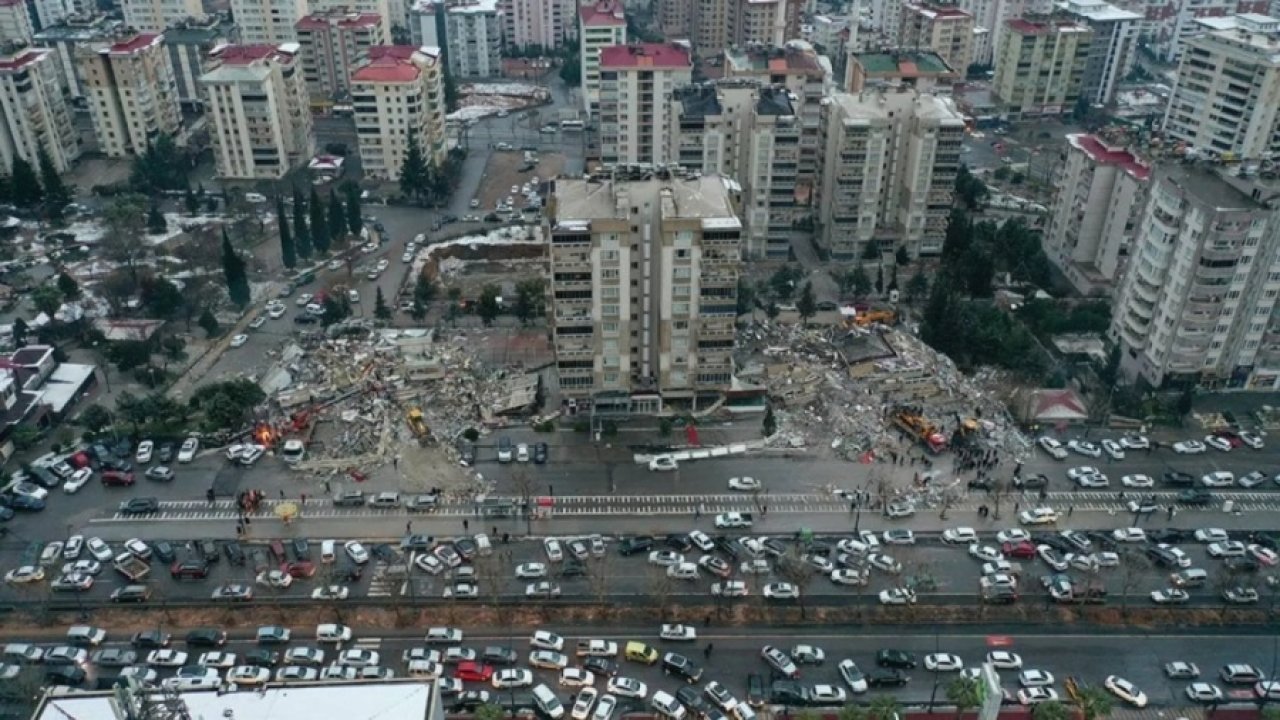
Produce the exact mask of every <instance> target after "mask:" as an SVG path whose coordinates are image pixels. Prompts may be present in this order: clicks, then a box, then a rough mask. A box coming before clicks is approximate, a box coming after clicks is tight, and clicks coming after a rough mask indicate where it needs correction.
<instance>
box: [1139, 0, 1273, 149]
mask: <svg viewBox="0 0 1280 720" xmlns="http://www.w3.org/2000/svg"><path fill="white" fill-rule="evenodd" d="M1201 25H1202V26H1203V27H1204V28H1205V29H1206V32H1205V33H1204V34H1203V35H1199V36H1197V37H1193V38H1191V39H1190V40H1189V41H1188V42H1187V45H1186V51H1185V52H1184V53H1183V55H1182V62H1181V63H1180V64H1179V65H1178V74H1177V79H1176V81H1175V83H1174V87H1173V93H1172V96H1171V97H1170V99H1169V105H1168V109H1167V110H1166V111H1165V117H1164V133H1165V135H1166V137H1168V138H1169V139H1170V140H1172V141H1173V142H1175V143H1182V144H1185V145H1186V146H1187V147H1189V148H1192V149H1193V150H1194V151H1195V152H1203V153H1206V154H1208V155H1211V156H1220V157H1223V158H1234V159H1241V158H1243V159H1246V160H1256V159H1260V158H1269V157H1274V156H1275V154H1276V153H1278V152H1280V20H1276V19H1274V18H1270V17H1266V16H1263V15H1235V16H1232V17H1229V18H1217V19H1212V20H1204V21H1202V23H1201Z"/></svg>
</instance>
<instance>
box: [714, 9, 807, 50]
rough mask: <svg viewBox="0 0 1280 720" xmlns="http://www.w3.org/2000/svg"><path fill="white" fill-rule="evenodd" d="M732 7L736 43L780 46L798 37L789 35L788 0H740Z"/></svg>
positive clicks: (739, 44)
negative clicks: (789, 36)
mask: <svg viewBox="0 0 1280 720" xmlns="http://www.w3.org/2000/svg"><path fill="white" fill-rule="evenodd" d="M731 7H732V8H733V24H734V27H733V30H732V34H731V35H730V37H731V38H733V44H735V45H738V46H746V45H766V46H768V47H778V46H781V45H782V44H783V43H784V42H786V41H787V40H791V39H796V38H788V37H787V0H738V1H737V2H734V3H733V4H732V5H731ZM716 49H717V50H718V49H719V48H716ZM706 50H707V49H704V50H703V51H704V52H706Z"/></svg>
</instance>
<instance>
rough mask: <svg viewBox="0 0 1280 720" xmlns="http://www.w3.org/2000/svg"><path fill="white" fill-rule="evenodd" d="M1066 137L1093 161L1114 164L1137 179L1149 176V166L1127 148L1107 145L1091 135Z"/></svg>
mask: <svg viewBox="0 0 1280 720" xmlns="http://www.w3.org/2000/svg"><path fill="white" fill-rule="evenodd" d="M1067 139H1068V140H1069V141H1070V142H1071V144H1072V145H1074V146H1076V147H1078V148H1080V149H1081V150H1083V151H1085V152H1086V153H1088V154H1089V157H1091V158H1093V160H1094V161H1095V162H1098V163H1102V164H1103V165H1115V166H1116V167H1118V168H1120V169H1121V170H1124V171H1125V172H1126V173H1129V174H1130V175H1132V176H1133V177H1135V178H1137V179H1139V180H1146V179H1147V178H1149V177H1151V167H1150V166H1148V165H1146V164H1144V163H1143V162H1142V160H1141V159H1139V158H1138V157H1137V156H1136V155H1134V154H1133V153H1131V152H1129V151H1128V150H1124V149H1117V148H1111V147H1107V146H1106V145H1105V144H1103V142H1102V141H1101V140H1099V139H1098V138H1096V137H1094V136H1093V135H1068V136H1067Z"/></svg>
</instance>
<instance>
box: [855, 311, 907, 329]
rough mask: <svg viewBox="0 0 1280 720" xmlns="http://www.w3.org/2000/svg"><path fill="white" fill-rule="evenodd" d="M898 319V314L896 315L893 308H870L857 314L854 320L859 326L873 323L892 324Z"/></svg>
mask: <svg viewBox="0 0 1280 720" xmlns="http://www.w3.org/2000/svg"><path fill="white" fill-rule="evenodd" d="M897 319H898V316H897V315H894V314H893V311H892V310H868V311H866V312H862V313H858V314H857V315H855V316H854V318H853V322H854V324H856V325H858V326H859V327H866V326H868V325H870V324H872V323H881V324H884V325H892V324H893V323H894V321H895V320H897Z"/></svg>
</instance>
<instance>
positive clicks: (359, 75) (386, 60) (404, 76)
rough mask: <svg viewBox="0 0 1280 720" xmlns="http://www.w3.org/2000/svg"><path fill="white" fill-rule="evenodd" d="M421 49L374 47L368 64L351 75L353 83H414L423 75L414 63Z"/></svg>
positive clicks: (395, 46)
mask: <svg viewBox="0 0 1280 720" xmlns="http://www.w3.org/2000/svg"><path fill="white" fill-rule="evenodd" d="M421 50H422V49H421V48H417V47H414V46H412V45H374V46H373V47H371V48H369V55H368V63H367V64H365V65H364V66H362V67H360V68H359V69H357V70H356V71H355V72H353V73H351V82H414V81H416V80H417V79H418V77H419V76H420V75H421V74H422V70H421V68H419V67H418V66H417V65H416V64H414V62H413V57H414V55H415V54H417V53H420V52H421Z"/></svg>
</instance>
